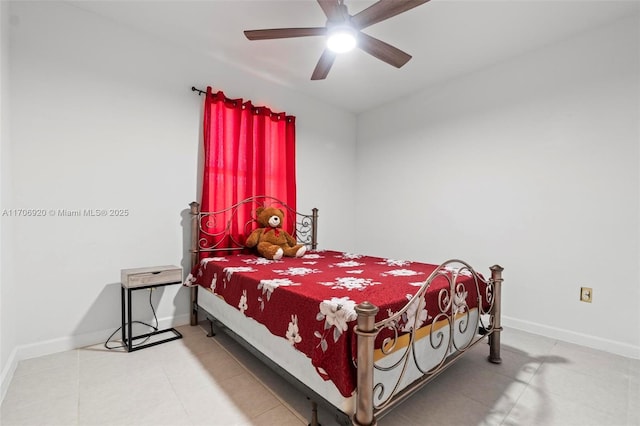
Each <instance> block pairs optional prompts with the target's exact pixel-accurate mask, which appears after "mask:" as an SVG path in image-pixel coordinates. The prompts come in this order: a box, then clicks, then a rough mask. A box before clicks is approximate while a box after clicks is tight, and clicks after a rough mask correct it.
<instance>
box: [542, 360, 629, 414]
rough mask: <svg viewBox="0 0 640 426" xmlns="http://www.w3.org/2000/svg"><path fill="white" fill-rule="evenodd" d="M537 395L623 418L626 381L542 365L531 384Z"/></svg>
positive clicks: (625, 407)
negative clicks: (559, 399)
mask: <svg viewBox="0 0 640 426" xmlns="http://www.w3.org/2000/svg"><path fill="white" fill-rule="evenodd" d="M530 387H531V388H533V389H534V390H535V391H536V392H537V393H539V394H543V395H547V396H549V397H554V398H555V397H559V398H562V399H564V400H566V401H572V402H574V403H576V404H580V405H583V406H589V408H590V409H593V410H599V411H603V412H607V413H609V414H610V415H611V416H615V415H620V414H622V415H625V416H626V411H627V405H628V403H627V397H628V392H629V379H628V378H626V377H620V376H618V375H615V374H614V375H611V376H610V377H608V378H604V377H603V378H599V377H594V376H590V375H587V374H583V373H579V372H576V371H573V370H568V369H566V368H564V366H563V365H560V364H544V365H542V366H541V367H540V369H539V370H538V373H537V374H536V375H535V377H534V378H533V379H532V380H531V382H530Z"/></svg>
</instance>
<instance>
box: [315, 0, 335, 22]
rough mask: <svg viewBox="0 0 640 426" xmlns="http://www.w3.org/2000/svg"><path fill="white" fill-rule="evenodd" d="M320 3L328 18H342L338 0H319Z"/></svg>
mask: <svg viewBox="0 0 640 426" xmlns="http://www.w3.org/2000/svg"><path fill="white" fill-rule="evenodd" d="M318 4H319V5H320V7H321V8H322V11H323V12H324V14H325V16H326V17H327V19H328V20H330V21H336V20H338V19H339V18H340V12H339V11H338V0H318Z"/></svg>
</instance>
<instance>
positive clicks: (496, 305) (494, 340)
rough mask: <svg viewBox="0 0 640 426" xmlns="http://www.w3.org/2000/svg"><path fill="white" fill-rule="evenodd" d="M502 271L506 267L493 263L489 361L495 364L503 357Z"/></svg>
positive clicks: (500, 361)
mask: <svg viewBox="0 0 640 426" xmlns="http://www.w3.org/2000/svg"><path fill="white" fill-rule="evenodd" d="M502 271H504V268H503V267H501V266H499V265H493V266H492V267H491V280H492V281H493V296H494V301H493V308H492V309H491V329H492V333H491V334H490V335H489V362H492V363H494V364H500V363H502V358H500V333H501V332H502V321H501V318H500V316H501V315H502V309H501V304H502V295H501V290H502V281H503V279H502Z"/></svg>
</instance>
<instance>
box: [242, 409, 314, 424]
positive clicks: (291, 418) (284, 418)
mask: <svg viewBox="0 0 640 426" xmlns="http://www.w3.org/2000/svg"><path fill="white" fill-rule="evenodd" d="M250 424H251V425H256V426H258V425H259V426H267V425H273V426H276V425H277V426H304V425H306V424H307V421H306V420H304V419H302V418H300V417H298V416H297V415H296V414H294V413H292V412H291V411H289V410H288V409H287V408H285V407H284V406H282V405H278V406H276V407H274V408H272V409H271V410H269V411H267V412H265V413H262V414H260V415H259V416H256V417H254V418H252V419H251V422H250Z"/></svg>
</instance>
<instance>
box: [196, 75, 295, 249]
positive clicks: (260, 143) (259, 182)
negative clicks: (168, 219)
mask: <svg viewBox="0 0 640 426" xmlns="http://www.w3.org/2000/svg"><path fill="white" fill-rule="evenodd" d="M203 128H204V177H203V179H204V180H203V182H202V200H201V201H202V202H201V208H202V211H203V212H213V211H216V212H217V211H221V210H223V209H226V208H228V207H230V206H232V205H234V204H236V203H237V202H239V201H242V200H244V199H246V198H247V197H251V196H255V195H266V196H271V197H275V198H278V199H280V200H282V201H283V202H285V203H286V204H288V205H289V206H291V207H292V208H293V209H295V208H296V170H295V117H293V116H290V115H286V114H285V113H274V112H272V111H271V110H270V109H269V108H267V107H263V106H260V107H256V106H253V105H252V104H251V101H246V102H243V100H242V99H229V98H227V97H226V96H225V95H224V93H223V92H217V93H213V92H212V90H211V87H207V93H206V97H205V103H204V126H203ZM252 208H255V205H254V206H249V205H247V206H245V207H242V208H241V209H240V210H239V211H238V215H237V217H235V218H234V222H233V223H231V224H230V225H231V229H230V235H231V237H232V238H233V239H235V240H236V241H241V242H244V239H245V238H246V235H244V234H245V233H246V231H247V230H246V229H243V228H244V225H245V224H246V223H247V221H248V220H249V219H250V217H251V215H252V212H251V209H252ZM229 217H230V216H228V217H225V218H224V221H222V220H220V219H222V218H219V220H217V221H216V222H215V223H212V222H211V221H208V220H206V218H204V219H203V223H202V226H203V231H204V232H202V233H201V238H204V239H205V240H206V244H205V245H206V246H207V247H213V246H218V245H224V246H225V247H226V246H227V244H229V245H233V246H235V245H234V244H233V243H232V241H231V240H229V237H228V236H227V237H223V235H222V234H226V232H223V231H224V229H223V228H224V227H226V226H227V225H228V223H227V222H228V220H229Z"/></svg>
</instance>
